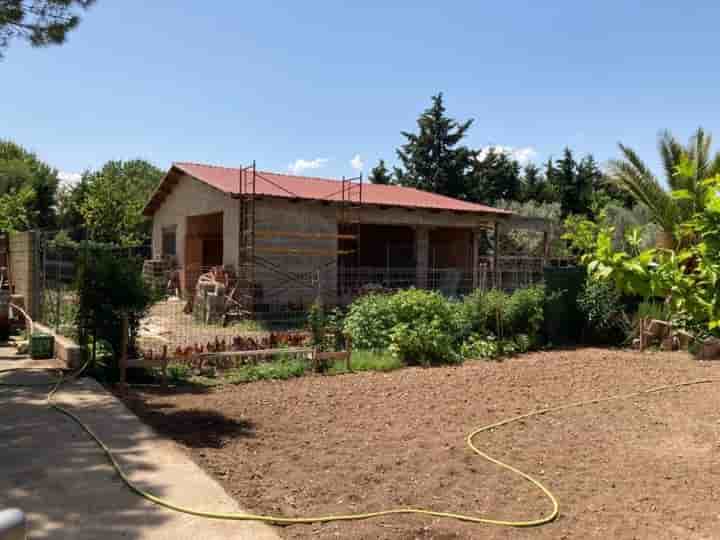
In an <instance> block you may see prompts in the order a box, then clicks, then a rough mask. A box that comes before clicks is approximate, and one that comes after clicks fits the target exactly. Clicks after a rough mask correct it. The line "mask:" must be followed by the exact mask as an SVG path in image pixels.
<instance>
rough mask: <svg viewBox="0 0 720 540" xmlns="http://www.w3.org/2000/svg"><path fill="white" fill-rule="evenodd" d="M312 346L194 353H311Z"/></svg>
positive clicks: (222, 355)
mask: <svg viewBox="0 0 720 540" xmlns="http://www.w3.org/2000/svg"><path fill="white" fill-rule="evenodd" d="M311 352H313V349H312V347H288V348H286V349H257V350H252V351H221V352H206V353H199V354H195V355H193V357H195V358H207V357H216V356H220V357H225V356H270V355H276V354H300V353H311Z"/></svg>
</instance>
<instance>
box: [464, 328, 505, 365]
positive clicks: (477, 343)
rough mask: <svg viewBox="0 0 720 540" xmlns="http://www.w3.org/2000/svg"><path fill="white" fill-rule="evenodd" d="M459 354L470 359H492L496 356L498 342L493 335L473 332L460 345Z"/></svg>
mask: <svg viewBox="0 0 720 540" xmlns="http://www.w3.org/2000/svg"><path fill="white" fill-rule="evenodd" d="M460 354H461V355H462V357H463V358H466V359H470V360H479V359H485V360H492V359H494V358H497V357H498V354H499V348H498V342H497V340H496V339H495V337H494V336H480V335H477V334H473V335H471V336H469V337H468V339H467V340H465V342H464V343H463V344H462V346H461V347H460Z"/></svg>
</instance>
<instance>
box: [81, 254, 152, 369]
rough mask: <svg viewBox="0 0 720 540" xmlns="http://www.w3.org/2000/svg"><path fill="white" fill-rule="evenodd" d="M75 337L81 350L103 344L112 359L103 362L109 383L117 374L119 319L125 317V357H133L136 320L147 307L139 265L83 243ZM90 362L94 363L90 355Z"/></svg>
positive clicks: (136, 329) (126, 257) (148, 297)
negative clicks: (111, 354)
mask: <svg viewBox="0 0 720 540" xmlns="http://www.w3.org/2000/svg"><path fill="white" fill-rule="evenodd" d="M76 287H77V294H78V310H77V314H76V320H75V322H76V325H77V329H78V330H77V333H78V337H79V341H80V344H81V346H83V350H84V351H87V350H88V348H89V346H90V345H91V344H92V345H93V348H92V350H93V351H95V349H96V347H95V346H96V345H97V344H98V343H101V342H106V343H107V344H108V345H109V346H110V348H111V350H112V352H113V356H112V358H110V359H109V360H108V361H107V364H106V365H107V367H108V370H109V373H108V378H109V380H113V379H115V378H116V377H117V376H118V374H119V370H118V366H117V357H118V355H119V353H120V347H121V343H122V341H123V336H122V322H121V321H122V317H123V316H127V317H128V330H129V332H128V336H127V337H128V354H129V355H131V356H132V355H134V354H136V350H135V349H136V345H135V342H136V337H137V333H138V329H139V325H140V320H141V319H142V317H143V316H144V315H145V313H146V312H147V309H148V308H149V306H150V302H151V296H150V291H149V290H148V288H147V286H146V284H145V281H144V280H143V277H142V261H141V260H139V259H137V258H134V257H131V256H128V255H127V254H126V253H125V252H124V251H118V250H115V249H112V248H110V247H108V246H99V245H93V244H89V243H84V244H83V247H82V255H81V257H80V261H79V267H78V271H77V276H76ZM92 360H93V361H94V360H95V355H93V357H92Z"/></svg>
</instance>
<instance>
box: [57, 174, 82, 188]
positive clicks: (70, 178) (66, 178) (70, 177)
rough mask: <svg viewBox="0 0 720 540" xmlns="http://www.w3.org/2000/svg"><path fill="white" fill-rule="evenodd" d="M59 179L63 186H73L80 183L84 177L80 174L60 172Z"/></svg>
mask: <svg viewBox="0 0 720 540" xmlns="http://www.w3.org/2000/svg"><path fill="white" fill-rule="evenodd" d="M58 178H59V179H60V183H61V184H63V185H66V186H72V185H75V184H77V183H78V182H79V181H80V179H81V178H82V175H81V174H80V173H74V172H65V171H60V172H58Z"/></svg>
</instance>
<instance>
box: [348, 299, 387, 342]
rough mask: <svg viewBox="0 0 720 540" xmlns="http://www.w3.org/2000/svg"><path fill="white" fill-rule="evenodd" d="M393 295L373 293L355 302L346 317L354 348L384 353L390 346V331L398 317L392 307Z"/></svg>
mask: <svg viewBox="0 0 720 540" xmlns="http://www.w3.org/2000/svg"><path fill="white" fill-rule="evenodd" d="M391 298H392V296H391V295H387V294H380V293H373V294H368V295H366V296H361V297H360V298H358V299H357V300H355V301H354V302H353V303H352V304H351V305H350V309H349V311H348V314H347V317H345V332H346V333H348V334H350V336H351V337H352V341H353V348H355V349H362V350H367V351H382V350H385V349H387V348H388V347H389V346H390V331H391V330H392V328H393V326H395V324H397V317H396V316H395V313H394V312H393V310H392V307H391V305H390V299H391Z"/></svg>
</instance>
